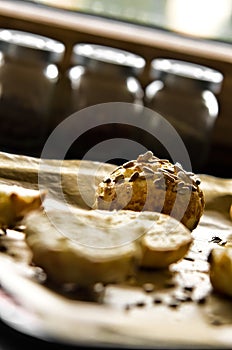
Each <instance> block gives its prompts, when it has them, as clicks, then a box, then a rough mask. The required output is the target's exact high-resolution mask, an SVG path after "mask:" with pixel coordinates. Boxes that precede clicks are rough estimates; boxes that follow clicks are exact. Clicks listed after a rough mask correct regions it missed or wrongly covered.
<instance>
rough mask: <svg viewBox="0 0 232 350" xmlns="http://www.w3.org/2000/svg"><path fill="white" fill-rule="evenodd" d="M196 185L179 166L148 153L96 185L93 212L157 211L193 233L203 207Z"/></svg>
mask: <svg viewBox="0 0 232 350" xmlns="http://www.w3.org/2000/svg"><path fill="white" fill-rule="evenodd" d="M199 185H200V179H199V178H198V177H196V176H195V175H194V174H193V173H191V172H186V171H185V170H184V169H183V168H182V166H181V165H180V164H179V163H176V164H172V163H170V162H169V161H168V160H166V159H159V158H157V157H155V156H154V155H153V153H152V152H150V151H148V152H147V153H145V154H143V155H140V156H139V157H138V158H137V160H132V161H129V162H127V163H124V164H123V165H122V166H119V167H117V168H116V169H115V170H114V171H113V172H112V173H111V174H110V175H109V176H108V177H106V178H105V179H104V180H103V181H102V182H101V183H100V184H99V186H98V188H97V191H96V200H95V204H94V208H95V209H105V210H114V209H116V210H119V209H127V210H134V211H144V210H146V211H157V212H161V213H164V214H168V215H170V216H173V217H174V218H176V219H177V220H179V221H180V222H182V223H183V224H184V225H185V226H186V227H187V228H188V229H189V230H191V231H192V230H193V229H195V228H196V226H197V225H198V223H199V220H200V218H201V215H202V213H203V210H204V205H205V201H204V194H203V192H202V190H201V189H200V187H199Z"/></svg>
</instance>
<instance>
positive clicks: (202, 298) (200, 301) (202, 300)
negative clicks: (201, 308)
mask: <svg viewBox="0 0 232 350" xmlns="http://www.w3.org/2000/svg"><path fill="white" fill-rule="evenodd" d="M197 303H198V304H200V305H202V304H205V303H206V297H201V298H200V299H197Z"/></svg>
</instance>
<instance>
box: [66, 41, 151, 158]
mask: <svg viewBox="0 0 232 350" xmlns="http://www.w3.org/2000/svg"><path fill="white" fill-rule="evenodd" d="M144 67H145V60H144V59H143V58H142V57H140V56H139V55H136V54H133V53H131V52H128V51H124V50H120V49H116V48H112V47H108V46H102V45H95V44H85V43H80V44H76V45H75V46H74V48H73V54H72V67H71V68H70V69H69V71H68V79H69V81H70V87H71V94H70V100H69V102H68V103H66V105H67V106H68V110H67V111H66V115H70V114H72V113H74V112H77V111H80V110H82V109H84V108H86V107H90V106H94V105H98V104H103V103H107V102H128V103H132V104H136V105H140V106H142V105H143V96H144V92H143V89H142V86H141V84H140V82H139V75H140V74H141V72H142V71H143V69H144ZM112 113H113V112H112ZM96 118H99V121H101V124H104V123H105V122H106V123H107V122H108V120H107V115H105V116H103V115H101V116H100V115H95V119H96ZM129 134H130V132H129V130H128V127H126V126H125V125H124V126H122V125H115V124H114V125H109V124H107V125H104V126H103V125H101V126H99V127H97V128H95V129H92V130H89V131H88V132H86V133H85V135H82V136H81V137H80V138H79V141H78V142H75V144H74V145H73V147H72V149H70V151H69V155H68V158H69V157H71V158H73V157H75V158H76V157H78V158H79V157H82V156H83V154H85V153H86V151H87V150H88V149H90V148H91V147H93V146H94V145H96V144H97V143H99V142H102V141H103V140H106V139H109V138H116V137H124V138H125V137H129ZM93 160H100V158H99V157H98V155H96V157H95V156H94V159H93Z"/></svg>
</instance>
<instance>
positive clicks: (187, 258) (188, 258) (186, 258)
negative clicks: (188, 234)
mask: <svg viewBox="0 0 232 350" xmlns="http://www.w3.org/2000/svg"><path fill="white" fill-rule="evenodd" d="M184 260H188V261H195V259H193V258H190V257H188V256H185V257H184Z"/></svg>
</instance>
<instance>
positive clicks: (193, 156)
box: [144, 58, 223, 172]
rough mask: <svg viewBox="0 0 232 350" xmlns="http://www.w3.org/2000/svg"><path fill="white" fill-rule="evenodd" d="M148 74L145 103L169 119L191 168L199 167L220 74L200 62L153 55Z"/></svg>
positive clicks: (214, 111) (215, 109) (212, 120)
mask: <svg viewBox="0 0 232 350" xmlns="http://www.w3.org/2000/svg"><path fill="white" fill-rule="evenodd" d="M151 78H152V79H153V81H152V82H151V83H150V84H149V85H148V86H147V88H146V89H145V102H144V103H145V106H147V107H149V108H150V109H153V110H155V111H156V112H158V113H159V114H161V116H162V117H164V118H165V119H166V120H167V121H168V122H170V124H171V125H172V126H173V127H174V128H175V129H176V131H177V132H178V134H179V135H180V137H181V138H182V140H183V142H184V144H185V146H186V149H187V151H188V153H189V156H190V160H191V163H192V168H193V169H194V171H198V172H199V171H202V170H203V169H204V167H205V165H206V162H207V157H208V154H209V149H210V144H211V139H212V132H213V128H214V125H215V121H216V119H217V117H218V114H219V103H218V100H217V96H216V95H217V94H218V93H219V92H220V89H221V85H222V81H223V75H222V74H221V73H220V72H218V71H217V70H214V69H211V68H208V67H205V66H202V65H198V64H194V63H190V62H185V61H180V60H175V59H164V58H157V59H154V60H153V61H152V62H151ZM167 136H168V135H167Z"/></svg>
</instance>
